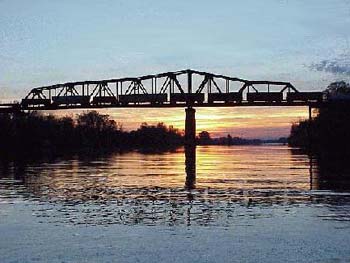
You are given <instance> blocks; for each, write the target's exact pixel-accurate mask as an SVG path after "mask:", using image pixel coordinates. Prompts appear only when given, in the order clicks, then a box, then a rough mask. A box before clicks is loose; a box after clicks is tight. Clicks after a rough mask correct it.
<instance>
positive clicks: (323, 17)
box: [0, 0, 350, 138]
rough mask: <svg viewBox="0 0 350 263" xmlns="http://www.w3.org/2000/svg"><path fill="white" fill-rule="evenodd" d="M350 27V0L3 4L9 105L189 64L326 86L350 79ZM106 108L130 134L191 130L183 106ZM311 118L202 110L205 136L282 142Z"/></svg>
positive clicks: (1, 39)
mask: <svg viewBox="0 0 350 263" xmlns="http://www.w3.org/2000/svg"><path fill="white" fill-rule="evenodd" d="M349 28H350V1H349V0H328V1H326V0H307V1H305V0H293V1H289V0H266V1H265V0H264V1H260V0H259V1H258V0H257V1H253V0H246V1H232V0H222V1H205V0H201V1H199V0H193V1H185V0H177V1H167V0H143V1H136V0H123V1H121V0H101V1H92V0H74V1H73V0H61V1H47V0H22V1H19V0H0V61H1V63H0V100H1V101H6V100H14V99H20V98H22V97H24V96H25V94H26V93H27V92H28V91H29V90H30V89H31V88H32V87H37V86H42V85H50V84H55V83H62V82H68V81H78V80H98V79H105V78H118V77H126V76H139V75H146V74H153V73H159V72H164V71H176V70H180V69H186V68H192V69H196V70H202V71H209V72H214V73H219V74H225V75H229V76H236V77H241V78H246V79H264V80H280V81H287V82H292V83H293V84H294V86H296V87H297V88H298V89H300V90H305V91H307V90H323V89H324V88H325V87H326V86H327V85H328V84H329V83H330V82H332V81H336V80H346V81H349V80H350V30H349ZM103 112H106V113H108V114H110V115H112V116H113V117H114V118H115V119H116V120H117V121H119V122H121V123H123V126H124V127H125V128H126V129H132V128H135V127H137V126H138V125H139V124H140V123H141V122H148V123H156V122H159V121H163V122H165V123H166V124H172V125H174V126H175V127H178V128H180V129H182V128H183V126H184V124H183V123H184V110H183V109H166V110H138V109H134V110H118V109H115V110H111V109H110V110H104V111H103ZM60 114H62V113H60ZM65 114H75V112H68V113H65ZM306 116H307V109H306V108H273V109H271V108H239V109H238V108H235V109H219V108H217V109H214V108H211V109H202V108H201V109H197V120H198V122H197V131H201V130H208V131H210V132H212V133H213V134H215V135H224V134H227V133H231V134H232V135H237V136H242V137H257V138H272V137H280V136H286V135H288V133H289V130H290V124H291V123H292V122H294V121H297V120H299V119H301V118H305V117H306Z"/></svg>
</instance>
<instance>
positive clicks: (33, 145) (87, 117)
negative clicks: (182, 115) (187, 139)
mask: <svg viewBox="0 0 350 263" xmlns="http://www.w3.org/2000/svg"><path fill="white" fill-rule="evenodd" d="M0 127H1V129H0V154H2V155H5V156H18V155H28V156H30V155H32V154H46V155H49V154H56V153H76V152H79V151H82V152H85V153H86V152H99V151H101V152H103V151H115V150H124V149H131V148H142V147H144V148H147V147H152V148H173V147H177V146H179V145H182V144H183V134H182V132H181V131H179V130H178V129H175V128H173V127H172V126H166V125H164V124H163V123H158V124H157V125H148V124H147V123H143V124H141V126H140V127H139V128H138V129H137V130H134V131H131V132H127V131H124V130H123V128H122V127H121V126H120V125H118V124H117V123H116V122H115V121H114V120H112V119H111V118H110V116H109V115H105V114H100V113H98V112H97V111H90V112H84V113H82V114H78V115H77V116H76V118H72V117H68V116H65V117H55V116H53V115H42V114H40V113H37V112H31V113H22V114H2V115H0Z"/></svg>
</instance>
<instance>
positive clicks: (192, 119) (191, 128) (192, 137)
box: [185, 107, 196, 146]
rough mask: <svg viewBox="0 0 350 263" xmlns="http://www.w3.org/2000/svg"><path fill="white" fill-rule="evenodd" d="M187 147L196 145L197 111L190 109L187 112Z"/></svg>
mask: <svg viewBox="0 0 350 263" xmlns="http://www.w3.org/2000/svg"><path fill="white" fill-rule="evenodd" d="M185 111H186V122H185V145H186V146H194V145H196V110H195V109H193V108H191V107H189V108H187V109H186V110H185Z"/></svg>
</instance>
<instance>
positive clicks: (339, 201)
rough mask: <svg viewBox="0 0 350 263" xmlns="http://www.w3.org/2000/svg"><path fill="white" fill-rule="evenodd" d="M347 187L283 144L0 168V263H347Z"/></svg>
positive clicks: (345, 180)
mask: <svg viewBox="0 0 350 263" xmlns="http://www.w3.org/2000/svg"><path fill="white" fill-rule="evenodd" d="M185 156H187V160H185ZM185 164H186V165H185ZM327 167H328V166H327ZM349 181H350V174H347V172H345V173H344V174H339V171H338V170H331V169H330V171H328V169H327V170H325V169H324V168H323V166H321V165H319V164H318V163H317V161H316V160H315V159H314V158H311V157H310V156H309V155H307V154H305V153H303V152H301V151H300V150H298V149H292V148H289V147H288V146H283V145H262V146H231V147H227V146H198V147H197V149H196V151H195V152H192V153H186V154H185V150H184V149H183V148H179V149H177V150H174V151H172V152H162V153H142V152H138V151H132V152H127V153H115V154H108V155H103V156H101V155H100V156H73V157H72V156H71V157H61V158H56V159H52V160H40V161H35V162H34V161H30V162H28V161H27V162H25V161H23V160H22V161H16V162H13V161H2V162H1V163H0V262H6V263H7V262H282V261H285V262H350V248H349V243H350V187H349Z"/></svg>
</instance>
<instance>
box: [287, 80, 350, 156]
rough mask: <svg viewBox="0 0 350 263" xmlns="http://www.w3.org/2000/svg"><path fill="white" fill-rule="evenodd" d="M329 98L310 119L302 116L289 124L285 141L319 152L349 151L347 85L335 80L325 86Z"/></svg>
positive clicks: (344, 154) (341, 153)
mask: <svg viewBox="0 0 350 263" xmlns="http://www.w3.org/2000/svg"><path fill="white" fill-rule="evenodd" d="M325 93H326V94H327V96H328V98H329V99H330V101H329V104H328V106H327V107H322V108H320V109H319V112H318V116H317V117H315V118H314V119H313V120H304V121H301V122H299V123H295V124H293V125H292V128H291V134H290V137H289V139H288V143H289V145H291V146H298V147H302V148H305V149H310V150H312V151H314V152H316V153H318V154H326V153H329V154H332V155H335V154H340V155H341V156H348V155H349V153H350V137H349V130H350V100H349V99H350V97H349V95H350V85H349V84H348V83H345V82H343V81H342V82H335V83H332V84H330V85H329V86H328V88H327V89H326V90H325Z"/></svg>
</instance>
